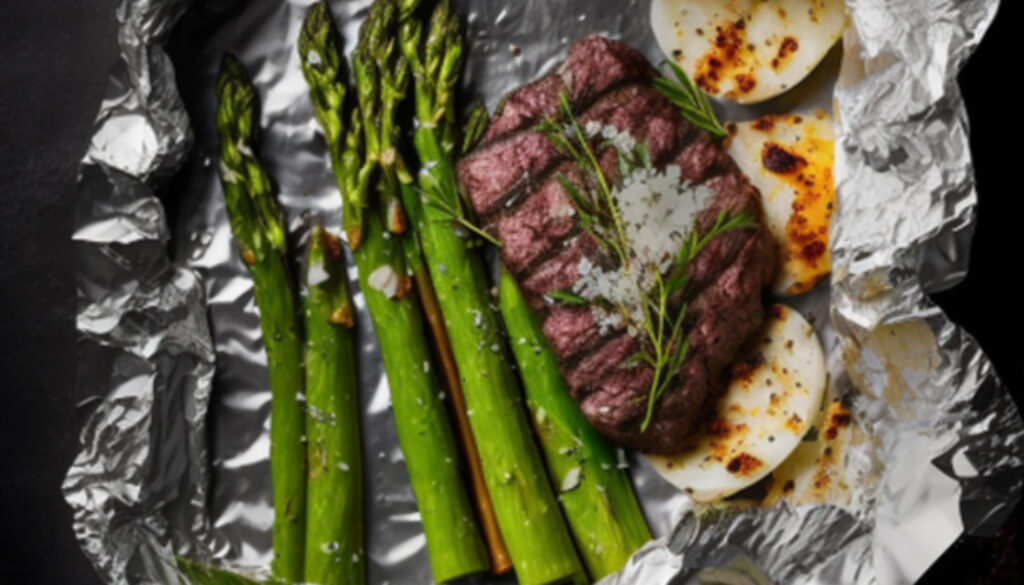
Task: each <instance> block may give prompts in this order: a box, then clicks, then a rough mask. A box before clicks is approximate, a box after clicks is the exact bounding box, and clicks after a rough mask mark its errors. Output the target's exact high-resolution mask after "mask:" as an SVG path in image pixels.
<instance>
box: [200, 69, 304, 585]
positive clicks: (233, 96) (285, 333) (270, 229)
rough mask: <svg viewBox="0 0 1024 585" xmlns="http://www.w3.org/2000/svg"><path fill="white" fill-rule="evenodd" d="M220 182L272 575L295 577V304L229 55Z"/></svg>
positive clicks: (298, 416)
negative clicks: (261, 455)
mask: <svg viewBox="0 0 1024 585" xmlns="http://www.w3.org/2000/svg"><path fill="white" fill-rule="evenodd" d="M217 97H218V105H217V129H218V131H219V134H220V148H221V183H222V185H223V188H224V199H225V201H226V202H227V209H228V216H229V218H230V221H231V232H232V233H233V234H234V237H235V240H236V241H237V243H238V245H239V247H240V248H241V253H242V259H243V260H244V261H245V263H246V265H247V266H248V267H249V271H250V272H251V273H252V279H253V284H254V288H255V296H256V306H257V307H258V308H259V311H260V326H261V328H262V330H263V342H264V344H265V345H266V350H267V366H268V369H269V370H270V392H271V412H270V417H271V427H270V466H271V476H272V482H273V491H274V532H273V543H274V559H273V563H272V570H273V573H274V575H276V576H278V577H280V578H282V579H285V580H287V581H292V582H298V581H302V579H303V576H302V564H303V547H304V538H305V526H304V523H305V518H306V457H305V452H306V447H305V445H304V444H303V433H304V432H305V418H304V414H303V409H302V405H301V404H300V403H299V394H300V393H301V392H302V389H303V370H302V343H301V340H300V335H301V329H300V324H299V314H298V304H297V303H296V298H295V289H294V286H293V281H292V280H291V276H290V273H289V269H288V265H287V260H286V258H287V248H286V243H285V227H284V221H283V220H282V217H281V212H280V210H279V209H278V207H277V203H276V202H275V201H274V198H273V197H272V195H271V186H270V178H269V177H268V175H267V173H266V171H265V170H264V169H263V167H262V166H261V165H260V162H259V160H257V158H256V156H255V154H254V152H255V150H256V141H257V134H258V126H257V123H258V120H259V118H258V116H257V115H256V89H255V88H254V87H253V85H252V82H251V81H250V80H249V76H248V74H247V73H246V72H245V69H244V68H243V67H242V64H241V63H239V62H238V60H237V59H235V58H234V57H233V56H231V55H229V54H227V55H224V59H223V61H222V62H221V69H220V76H219V78H218V80H217Z"/></svg>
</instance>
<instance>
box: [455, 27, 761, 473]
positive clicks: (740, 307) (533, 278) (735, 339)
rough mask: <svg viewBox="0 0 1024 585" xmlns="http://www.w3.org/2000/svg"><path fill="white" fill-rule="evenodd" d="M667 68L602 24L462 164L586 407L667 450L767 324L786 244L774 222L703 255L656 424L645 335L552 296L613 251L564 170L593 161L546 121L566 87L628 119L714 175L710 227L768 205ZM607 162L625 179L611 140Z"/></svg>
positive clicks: (646, 136)
mask: <svg viewBox="0 0 1024 585" xmlns="http://www.w3.org/2000/svg"><path fill="white" fill-rule="evenodd" d="M654 75H655V72H654V70H653V68H652V67H651V66H650V64H649V63H648V62H647V60H646V59H644V57H643V56H642V55H640V54H639V53H637V52H636V51H635V50H633V49H631V48H629V47H627V46H626V45H623V44H622V43H619V42H616V41H611V40H608V39H605V38H602V37H598V36H593V37H588V38H585V39H583V40H581V41H579V42H577V43H576V44H575V45H573V47H572V48H571V49H570V50H569V55H568V58H567V59H566V61H565V63H563V65H562V66H561V67H559V68H558V69H557V70H556V71H554V72H552V73H550V74H548V75H546V76H544V77H542V78H541V79H538V80H537V81H534V82H532V83H529V84H527V85H524V86H522V87H520V88H519V89H517V90H515V91H513V92H512V93H511V94H509V95H508V96H507V97H506V98H505V100H503V102H502V103H501V105H499V109H498V112H497V113H496V114H495V116H494V118H493V119H492V121H491V124H490V126H489V127H488V130H487V133H486V134H485V137H484V139H483V141H482V142H481V144H480V145H479V146H478V147H477V148H476V150H475V151H474V152H472V153H470V154H469V155H468V156H467V157H466V158H465V159H463V160H462V161H461V162H460V163H459V169H458V170H459V178H460V180H461V182H462V186H463V188H464V189H465V190H466V193H467V194H468V196H469V198H470V201H471V202H472V204H473V206H474V208H475V209H476V212H477V214H478V216H479V217H480V218H481V221H482V222H483V225H484V227H485V228H486V229H487V230H488V231H490V232H491V233H492V234H494V235H495V236H496V237H497V238H498V239H499V240H500V241H501V242H502V244H503V245H502V250H501V255H502V260H503V261H504V262H505V264H506V265H507V266H508V268H509V270H510V271H511V272H512V274H514V275H515V277H516V279H517V280H518V282H519V285H520V287H521V288H522V290H523V293H524V295H525V296H526V299H527V301H528V302H529V303H530V305H531V306H533V307H534V308H535V309H536V310H538V311H540V312H541V315H542V318H543V327H544V334H545V335H546V336H547V338H548V340H549V341H550V342H551V346H552V348H553V349H554V352H555V355H556V356H557V357H558V360H559V366H560V369H561V372H562V375H563V376H564V377H565V379H566V382H567V383H568V385H569V387H570V390H571V392H572V394H573V397H574V398H575V399H576V400H577V402H579V403H580V407H581V408H582V410H583V413H584V414H585V415H586V416H587V418H588V419H589V420H590V421H591V422H592V423H593V424H594V426H595V427H597V429H598V430H600V431H601V432H602V433H604V434H605V435H607V436H609V437H611V438H612V439H613V440H615V441H616V442H618V443H620V444H622V445H626V446H630V447H634V448H638V449H642V450H645V451H650V452H656V453H673V452H677V451H679V450H681V449H683V448H685V446H686V438H687V436H688V435H689V434H691V433H692V432H693V431H694V430H696V428H697V426H698V422H699V420H700V418H701V416H702V415H703V414H704V413H705V412H706V411H707V409H708V407H709V406H710V405H711V403H712V402H713V399H714V398H715V397H716V396H717V395H718V394H720V393H721V391H722V390H723V388H724V385H725V383H726V382H727V378H728V370H729V367H728V366H729V365H730V364H731V363H732V361H733V360H734V359H735V358H736V355H737V353H738V352H739V350H740V348H741V346H742V345H743V344H744V343H745V342H746V341H747V339H748V338H749V337H750V336H751V335H753V334H754V333H755V332H756V331H757V330H758V328H759V327H760V326H761V323H762V320H763V314H764V308H763V306H762V302H761V293H762V290H763V289H764V287H765V286H766V285H767V284H768V283H769V282H770V279H771V276H772V274H773V272H774V266H775V247H774V243H773V242H772V240H771V236H770V235H769V233H768V231H767V230H766V229H765V228H764V227H763V225H761V226H759V227H757V228H755V229H746V230H741V231H740V230H737V231H731V232H727V233H725V234H723V235H722V236H720V237H718V238H716V239H714V240H712V242H711V243H710V244H709V245H708V246H707V247H706V248H705V249H704V250H703V251H702V252H701V253H700V255H698V257H697V258H696V259H695V261H694V262H693V263H692V265H691V268H690V270H691V272H690V274H691V279H692V280H691V283H690V285H689V287H688V288H687V296H688V297H689V302H690V306H689V310H688V312H687V317H686V325H685V326H686V328H687V330H688V331H689V332H690V351H689V354H688V357H687V359H686V361H685V362H684V364H683V367H682V369H681V371H680V372H678V374H677V375H676V376H675V378H674V380H673V384H672V385H671V387H670V388H669V389H668V390H667V391H666V393H665V394H664V395H663V396H662V398H661V400H660V401H659V403H658V405H657V406H656V410H655V414H654V417H653V421H652V423H651V425H650V427H649V428H648V429H647V431H646V432H643V433H641V432H640V423H641V421H642V420H643V417H644V414H645V410H646V399H647V393H648V390H649V387H650V384H651V379H652V377H653V370H652V368H650V367H649V366H647V365H640V366H624V364H625V363H626V362H627V361H628V359H629V358H630V356H632V355H634V354H635V353H636V352H637V351H638V349H639V348H640V345H639V341H638V340H637V338H635V337H633V336H631V335H630V334H628V333H627V332H626V331H625V330H623V329H617V330H616V329H610V330H607V331H604V330H602V329H601V326H600V324H599V323H598V321H597V319H596V318H595V316H594V314H593V312H592V310H591V309H590V308H588V307H570V306H566V305H562V304H559V303H557V302H555V303H552V302H550V300H549V299H547V300H548V302H546V297H545V295H547V294H548V293H551V292H553V291H556V290H565V289H569V288H571V287H572V285H573V284H574V283H575V282H576V281H577V279H578V278H579V270H578V266H579V262H580V260H581V259H582V258H584V257H586V258H588V259H590V260H591V261H593V262H594V263H597V264H603V265H608V263H609V259H608V258H607V257H605V256H604V255H603V253H602V252H601V250H600V249H599V247H598V245H597V243H596V242H595V241H594V240H593V239H592V238H591V237H590V236H589V235H588V234H587V233H586V232H584V231H583V230H581V229H580V227H579V225H578V221H577V217H576V215H575V213H574V208H573V203H572V200H571V198H570V197H569V195H568V193H566V192H565V189H564V188H563V187H562V185H561V183H560V182H559V181H558V176H559V175H560V174H561V175H564V176H565V177H566V178H567V179H569V180H570V181H572V182H574V183H576V182H579V180H580V177H581V173H580V169H578V168H576V166H575V163H574V162H572V161H569V160H567V159H566V158H565V157H564V156H562V154H561V153H559V152H558V150H557V149H556V148H555V147H554V146H553V145H552V144H551V143H550V142H549V141H548V140H547V138H546V137H545V136H544V135H543V134H541V133H539V132H537V131H536V130H535V127H536V125H537V124H538V123H539V122H540V121H541V120H543V119H544V117H546V116H552V115H556V114H557V113H558V96H559V93H560V92H562V91H565V92H566V93H567V95H568V96H569V99H570V103H571V104H572V106H573V110H574V112H576V115H577V117H578V118H579V120H580V122H581V123H582V124H586V123H587V122H596V123H598V124H600V125H601V126H612V127H614V128H616V129H617V130H619V131H624V132H628V133H629V135H631V136H632V137H633V138H635V139H636V140H637V142H638V143H642V144H644V145H645V146H646V148H647V150H648V153H649V155H650V157H651V160H652V162H653V163H654V165H655V166H656V167H659V168H662V167H664V166H666V165H668V164H673V165H677V166H679V167H680V169H681V171H682V173H681V175H682V177H681V180H683V181H685V182H688V183H691V184H695V185H697V184H703V185H706V186H707V187H708V188H709V189H710V191H711V193H712V196H711V198H710V201H709V202H708V204H707V206H706V207H705V209H703V210H702V211H701V212H700V214H699V215H698V220H697V224H698V229H699V230H700V231H702V232H706V231H707V230H708V229H710V227H711V225H713V223H714V221H715V218H716V217H717V215H718V213H719V212H720V211H722V210H729V211H730V212H733V213H737V212H740V211H748V212H750V213H752V214H753V215H754V216H755V217H757V218H758V219H759V220H760V218H761V216H762V211H761V206H760V202H759V199H758V193H757V191H756V189H755V188H754V187H753V186H751V184H750V182H749V181H748V180H747V178H746V177H745V176H744V175H743V174H742V172H740V170H739V169H738V168H737V166H736V164H735V163H734V162H733V161H732V159H731V158H730V157H729V156H728V155H727V154H726V153H725V151H724V150H723V149H722V147H721V145H719V144H718V143H717V142H716V141H715V140H714V139H712V137H711V136H710V135H709V134H708V133H707V132H704V131H703V130H700V129H698V128H696V127H695V126H693V125H692V124H690V123H689V122H688V121H687V120H686V119H685V118H683V117H682V116H681V115H680V114H679V112H678V110H677V109H676V107H675V106H674V105H672V104H671V103H670V102H669V101H668V100H667V99H665V98H664V97H663V96H662V95H661V94H660V93H659V92H658V91H657V90H656V89H654V88H653V86H652V85H651V83H650V82H651V80H652V78H653V76H654ZM598 156H599V158H600V162H601V166H602V169H603V170H604V172H605V174H606V175H607V176H608V177H609V179H610V180H618V178H619V177H618V166H617V163H616V156H615V153H614V151H613V150H612V149H611V148H607V149H606V150H605V151H603V152H600V153H599V155H598Z"/></svg>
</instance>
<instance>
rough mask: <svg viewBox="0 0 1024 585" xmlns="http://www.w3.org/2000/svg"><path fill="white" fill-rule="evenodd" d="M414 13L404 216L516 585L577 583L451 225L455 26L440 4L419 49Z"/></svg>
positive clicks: (471, 259)
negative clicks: (413, 181) (413, 176)
mask: <svg viewBox="0 0 1024 585" xmlns="http://www.w3.org/2000/svg"><path fill="white" fill-rule="evenodd" d="M380 1H381V0H378V2H380ZM415 11H416V2H413V1H411V0H403V3H402V6H401V14H402V20H401V29H400V30H401V32H400V38H399V45H400V46H401V49H402V52H403V53H404V55H405V57H406V59H407V60H408V63H409V66H410V68H411V70H412V72H413V76H414V79H415V83H414V88H415V98H416V103H415V112H416V118H417V123H418V124H417V128H416V132H415V135H414V146H415V150H416V152H417V154H418V155H419V160H420V165H421V171H420V173H419V182H418V191H419V195H420V201H419V202H418V204H417V202H410V204H407V206H406V212H407V213H409V215H410V217H411V218H412V219H413V224H414V226H415V230H416V232H417V233H418V235H419V236H420V241H421V244H422V247H423V251H424V254H425V256H426V259H427V264H428V266H429V267H430V275H431V279H432V281H433V284H434V289H435V290H436V292H437V299H438V302H439V304H440V306H441V311H442V314H443V316H444V320H445V325H446V328H447V331H448V335H449V337H450V339H451V342H452V350H453V352H454V354H455V360H456V363H457V365H458V370H459V375H460V377H461V378H462V381H463V389H464V392H465V397H466V408H467V412H468V414H469V419H470V424H471V426H472V430H473V434H474V437H475V439H476V443H477V446H478V448H479V451H480V458H481V463H482V465H483V469H484V477H485V480H486V483H487V487H488V491H489V492H490V495H491V499H492V501H493V503H494V509H495V512H496V515H497V518H498V525H499V526H500V528H501V534H502V537H503V539H504V541H505V544H506V546H507V547H508V550H509V553H510V556H511V557H512V562H513V565H514V567H515V570H516V576H517V577H518V580H519V582H520V583H521V584H523V585H539V584H545V583H560V582H565V581H569V580H579V579H581V578H584V574H583V568H582V565H581V564H580V561H579V557H578V556H577V554H576V551H575V550H574V548H573V544H572V540H571V538H570V536H569V532H568V530H567V529H566V526H565V522H564V520H563V519H562V516H561V513H560V511H559V509H558V505H557V503H556V501H555V497H554V494H553V492H552V489H551V485H550V483H549V482H548V479H547V476H546V474H545V471H544V464H543V462H542V460H541V457H540V454H539V453H538V451H537V448H536V445H535V444H534V441H533V437H532V435H531V432H530V426H529V422H528V420H527V417H526V415H525V412H524V411H523V409H522V406H521V404H520V403H519V402H520V399H519V396H520V394H519V388H518V383H517V381H516V376H515V373H514V372H513V371H512V368H511V366H510V364H509V363H508V362H507V360H506V359H505V343H504V339H503V336H502V330H501V324H500V322H499V320H498V317H497V315H496V314H495V312H494V310H493V309H492V308H491V299H490V295H489V293H488V285H487V280H486V274H485V271H484V266H483V263H482V258H480V257H479V255H478V254H477V251H476V250H473V249H472V248H471V245H470V240H467V239H466V238H465V237H463V236H462V235H460V233H459V232H458V231H457V230H456V229H455V228H456V227H457V226H456V224H455V223H453V219H456V218H462V219H465V215H464V214H462V213H461V203H460V200H459V196H458V190H457V186H456V181H455V174H454V153H453V149H454V148H455V131H454V122H455V116H454V111H455V110H454V91H455V84H456V81H457V79H458V76H459V70H460V66H461V55H462V48H463V47H462V35H461V26H460V24H459V21H458V18H457V16H456V15H454V14H453V13H452V12H451V11H450V10H449V7H448V4H447V3H446V2H443V3H441V4H440V5H438V7H437V8H436V9H435V10H434V11H433V14H432V16H431V18H430V25H429V29H428V32H427V35H426V38H425V39H423V38H422V37H423V34H422V24H421V23H420V22H419V21H418V20H417V19H416V18H415ZM385 38H386V37H385ZM387 42H391V41H390V40H388V41H387Z"/></svg>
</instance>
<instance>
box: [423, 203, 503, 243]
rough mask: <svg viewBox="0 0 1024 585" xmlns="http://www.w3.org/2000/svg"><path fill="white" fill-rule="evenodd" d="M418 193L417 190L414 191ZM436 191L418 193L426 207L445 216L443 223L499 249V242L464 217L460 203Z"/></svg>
mask: <svg viewBox="0 0 1024 585" xmlns="http://www.w3.org/2000/svg"><path fill="white" fill-rule="evenodd" d="M414 190H416V191H419V189H415V188H414ZM437 191H438V190H436V189H432V190H430V191H429V192H427V191H420V194H421V195H422V196H423V200H424V201H425V202H426V203H427V205H429V206H431V207H433V208H435V209H437V210H439V211H440V212H441V213H443V214H444V215H445V221H450V222H452V223H455V224H458V225H460V226H462V227H464V228H466V229H467V230H469V231H471V232H473V233H474V234H476V235H477V236H479V237H480V238H482V239H484V240H486V241H487V242H488V243H490V244H492V245H494V246H496V247H498V248H500V247H501V242H499V241H498V240H497V239H496V238H495V237H494V236H492V235H491V234H489V233H487V232H486V231H485V230H484V229H482V228H480V227H479V226H477V225H476V224H475V223H473V222H472V221H471V220H470V219H469V218H468V217H466V213H465V210H464V209H463V207H462V203H461V202H460V201H459V200H458V199H455V200H454V201H448V200H447V199H448V198H446V197H444V195H443V194H442V193H439V192H437Z"/></svg>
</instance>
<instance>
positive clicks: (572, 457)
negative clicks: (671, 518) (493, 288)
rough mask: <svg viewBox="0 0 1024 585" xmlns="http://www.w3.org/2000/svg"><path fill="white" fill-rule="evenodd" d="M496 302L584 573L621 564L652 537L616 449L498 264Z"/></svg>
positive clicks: (608, 571) (601, 574) (609, 570)
mask: <svg viewBox="0 0 1024 585" xmlns="http://www.w3.org/2000/svg"><path fill="white" fill-rule="evenodd" d="M499 290H500V292H499V298H500V300H499V305H500V307H501V314H502V316H503V317H504V319H505V325H506V327H508V334H509V338H510V339H512V340H513V342H512V351H513V353H514V354H515V356H516V361H517V362H518V363H519V371H520V373H521V376H522V379H523V385H524V386H525V387H526V402H527V405H528V406H529V408H530V412H531V413H532V414H533V423H534V429H536V431H537V435H538V436H539V438H540V444H541V447H542V448H543V450H544V457H545V459H546V460H547V464H548V471H549V472H550V473H551V479H552V480H553V481H554V482H555V485H557V486H560V487H561V492H562V493H561V496H560V499H561V501H562V507H563V508H564V509H565V516H566V518H567V519H568V521H569V527H570V528H571V529H572V534H573V537H574V538H575V540H576V546H577V548H578V549H579V551H580V555H581V556H582V557H583V562H584V563H585V564H586V566H587V571H588V572H589V573H590V577H591V578H592V579H594V580H599V579H601V578H602V577H604V576H606V575H609V574H611V573H614V572H616V571H619V570H620V569H622V567H623V566H624V565H625V564H626V561H627V560H628V559H629V556H630V555H631V554H633V552H634V551H636V550H637V549H638V548H640V547H641V546H642V545H643V544H644V543H646V542H647V541H648V540H650V539H651V533H650V531H649V530H648V528H647V523H646V522H645V521H644V516H643V512H642V511H641V510H640V506H639V504H637V501H636V496H635V495H634V493H633V486H632V485H631V484H630V482H629V476H628V475H627V474H626V472H625V470H623V469H620V468H619V466H618V463H619V461H618V458H617V457H616V453H615V450H614V449H613V448H612V446H611V445H609V444H608V441H607V440H606V439H605V438H604V437H602V436H601V434H600V433H598V432H597V430H595V429H594V427H593V426H591V424H590V422H589V421H587V419H586V417H584V416H583V413H582V412H581V411H580V409H579V406H577V405H576V403H575V402H574V401H573V400H572V398H571V396H570V394H569V388H568V386H566V384H565V381H564V380H563V379H562V375H561V374H560V373H559V371H558V360H557V358H556V357H555V354H554V352H553V351H552V350H551V347H550V346H549V345H548V342H547V339H546V338H545V337H544V333H543V331H542V330H541V327H540V324H539V323H538V322H537V319H536V316H535V315H534V314H533V311H532V310H531V309H530V307H529V306H528V305H527V304H526V301H525V300H524V299H523V297H522V294H521V293H520V291H519V286H518V285H517V284H516V281H515V278H514V277H513V276H512V275H511V274H510V273H509V272H508V270H507V269H506V268H505V267H504V266H502V268H501V282H500V286H499Z"/></svg>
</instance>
